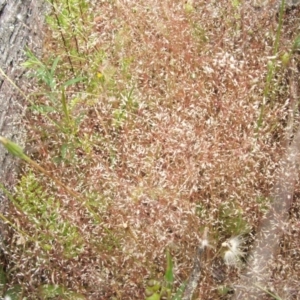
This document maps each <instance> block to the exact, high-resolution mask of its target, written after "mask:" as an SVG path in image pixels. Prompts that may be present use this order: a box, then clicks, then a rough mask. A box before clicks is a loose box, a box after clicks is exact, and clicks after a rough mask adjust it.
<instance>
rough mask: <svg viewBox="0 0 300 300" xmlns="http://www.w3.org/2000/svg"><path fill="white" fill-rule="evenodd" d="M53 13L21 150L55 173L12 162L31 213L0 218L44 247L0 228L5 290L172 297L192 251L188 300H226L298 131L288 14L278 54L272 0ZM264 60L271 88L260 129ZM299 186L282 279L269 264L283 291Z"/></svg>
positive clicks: (72, 5) (78, 5) (81, 4)
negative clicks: (196, 270) (198, 257)
mask: <svg viewBox="0 0 300 300" xmlns="http://www.w3.org/2000/svg"><path fill="white" fill-rule="evenodd" d="M50 3H51V5H52V9H53V12H52V14H50V16H49V17H48V23H49V26H48V27H47V28H45V30H46V32H47V34H46V36H45V44H44V57H43V58H42V59H41V60H38V61H37V60H35V57H34V55H33V54H32V56H30V57H29V61H28V62H27V66H29V67H30V64H31V67H32V64H33V63H34V62H35V63H36V64H35V65H34V68H32V72H33V74H32V75H34V78H35V79H36V82H35V85H34V86H33V87H29V88H28V90H27V91H26V95H28V96H27V97H28V99H29V100H30V103H29V107H30V108H31V109H30V110H29V111H28V112H27V115H26V120H25V121H26V122H25V121H24V122H25V123H26V127H27V131H28V142H27V144H28V145H27V147H26V149H25V150H24V152H23V150H22V151H21V150H20V149H19V148H17V150H18V151H19V150H20V151H21V153H22V154H23V153H24V155H26V157H29V158H30V159H31V160H32V161H36V162H37V163H38V164H39V165H41V166H43V168H44V169H45V170H46V174H49V175H50V176H48V175H46V176H44V175H43V176H41V175H40V176H38V175H37V173H35V172H36V171H34V170H33V169H31V168H30V167H28V166H27V167H26V166H24V165H22V170H23V171H22V177H20V178H22V180H21V181H20V185H19V187H16V195H18V199H19V201H20V202H21V203H22V204H23V205H25V204H26V203H27V202H26V199H31V200H30V203H32V206H35V209H32V210H30V212H31V213H32V214H31V215H30V216H25V215H24V209H23V212H22V210H21V211H20V210H18V209H17V208H16V207H14V206H13V205H11V207H10V209H9V211H8V213H7V216H6V217H7V218H9V220H10V221H11V220H16V225H17V228H22V229H24V230H25V229H26V230H27V231H28V232H30V233H34V237H35V238H36V240H38V241H40V242H39V244H38V245H37V244H36V243H31V242H25V243H24V241H23V242H22V239H21V240H20V238H19V237H18V234H17V231H14V230H13V228H11V229H10V232H9V234H8V235H7V243H8V244H9V245H10V252H9V253H8V252H7V253H6V254H5V255H6V261H7V263H6V265H5V268H6V269H7V270H8V273H9V276H8V277H9V278H8V279H9V280H8V282H9V283H8V284H7V286H9V285H11V286H14V285H22V288H23V291H22V292H23V294H24V295H26V296H27V297H28V298H38V297H40V295H41V293H42V292H41V291H44V292H45V290H46V292H47V291H48V292H49V293H50V292H51V291H52V292H53V293H56V294H55V295H54V296H53V297H62V295H61V294H59V293H60V292H61V291H66V290H67V291H70V292H71V291H72V293H76V294H77V295H84V297H86V299H145V298H146V297H151V296H153V295H156V298H157V297H158V296H159V297H161V298H163V295H162V294H161V292H162V290H164V292H166V293H167V297H169V298H170V299H171V298H172V297H175V296H176V291H180V292H182V287H183V286H184V285H183V283H184V282H185V281H186V280H187V279H188V278H189V277H190V275H191V274H192V268H193V262H194V258H195V253H197V249H198V246H199V243H201V241H202V244H201V245H202V246H203V247H204V248H205V249H206V250H207V251H205V255H204V257H203V261H202V263H201V274H200V276H199V278H200V279H199V282H198V284H197V286H196V288H195V290H194V297H196V298H197V297H198V298H201V299H219V298H221V297H229V295H230V286H231V285H232V283H233V282H234V281H235V280H237V279H238V277H239V275H240V272H241V271H242V268H241V267H239V263H238V261H240V260H241V259H242V260H243V259H246V258H247V253H248V246H249V245H251V241H253V239H254V237H255V234H256V232H257V231H258V228H259V224H260V222H261V220H262V218H263V215H264V213H265V211H266V209H267V208H268V207H269V206H270V205H271V203H270V202H271V200H270V197H269V195H270V190H271V188H272V187H273V185H274V182H275V176H276V169H277V167H278V165H277V164H278V162H279V160H280V158H281V157H282V155H283V153H284V152H285V146H286V145H288V144H289V142H290V140H291V138H292V136H293V132H295V129H296V128H297V124H298V121H299V111H298V109H297V106H296V105H295V103H293V101H292V100H291V99H297V97H295V95H297V93H298V92H297V88H295V89H294V91H293V93H292V91H291V90H290V88H289V82H290V81H291V77H290V74H291V71H292V70H294V72H296V73H294V76H297V74H298V71H296V70H297V68H298V59H299V58H298V54H297V51H294V52H291V51H290V50H291V49H292V47H293V44H294V39H295V36H296V32H297V26H298V21H297V20H298V16H299V12H298V10H292V11H290V12H286V14H288V13H289V18H284V22H283V24H282V29H281V30H282V34H281V40H280V42H279V44H278V49H277V50H278V57H277V56H276V57H275V58H274V57H273V54H274V43H275V41H276V28H277V20H276V12H275V11H274V10H273V9H272V8H273V6H272V3H271V1H269V2H268V1H267V3H266V4H265V5H266V6H259V5H258V4H257V5H258V6H257V5H255V6H252V3H248V2H245V3H240V2H238V1H233V2H232V1H227V0H221V1H218V2H215V1H206V2H203V1H202V2H201V1H189V2H188V3H183V2H182V1H179V0H178V1H177V0H176V1H173V0H172V1H171V0H166V1H152V2H151V3H149V1H148V2H147V1H144V0H141V1H135V2H130V3H128V1H87V0H86V1H83V0H80V1H79V0H72V1H50ZM284 53H289V59H288V60H287V59H285V60H282V55H284ZM270 57H272V61H273V63H274V70H273V71H274V73H273V75H274V76H272V80H271V82H270V83H269V90H268V95H265V102H264V103H263V105H264V113H263V118H262V120H261V123H260V126H259V130H257V126H256V125H257V120H258V119H259V116H260V111H261V107H262V106H261V105H262V99H263V96H264V90H265V82H266V76H267V71H268V69H267V63H268V61H269V60H270ZM292 62H293V65H292V64H291V63H292ZM291 95H294V96H293V97H291ZM287 124H288V125H287ZM288 127H289V128H290V129H289V130H287V128H288ZM258 131H259V132H258ZM2 141H4V142H5V140H3V139H2ZM18 153H19V152H18ZM44 174H45V173H44ZM37 177H38V179H37ZM32 178H35V180H33V179H32ZM53 178H59V181H60V182H62V183H63V186H61V185H59V184H58V185H57V184H55V181H53ZM32 181H38V186H36V190H35V189H33V188H32V185H33V184H30V185H29V183H30V182H31V183H32ZM26 183H28V186H30V187H31V188H30V189H29V188H28V191H27V193H26V188H24V185H26ZM298 185H299V183H298V182H297V183H296V186H295V205H294V208H293V209H294V210H293V211H291V222H292V224H293V226H292V227H291V229H290V231H289V234H287V235H286V236H285V238H284V239H283V240H282V248H281V253H280V255H279V256H278V258H277V259H278V262H277V265H281V266H285V267H286V270H287V271H286V273H285V274H283V273H282V271H281V270H282V268H281V269H280V268H279V267H277V266H274V276H273V279H271V280H273V281H272V283H273V284H274V285H276V287H277V290H282V291H285V290H286V288H287V289H288V290H289V291H290V294H291V295H295V294H296V291H295V286H296V279H297V275H298V274H299V271H297V266H296V264H295V259H296V257H298V256H299V255H298V254H299V253H298V252H297V249H298V248H299V242H298V241H299V239H298V237H299V228H300V227H299V226H298V225H299V216H298V211H299V208H298V205H297V204H296V199H297V195H298V193H299V186H298ZM64 187H67V188H68V189H70V190H71V191H74V193H75V194H73V193H70V192H68V190H67V189H65V188H64ZM37 192H38V193H37ZM34 195H45V196H44V199H37V200H35V196H34ZM77 195H80V199H81V200H82V201H79V200H78V198H77ZM29 196H30V197H29ZM43 200H47V201H43ZM43 203H44V204H45V205H46V204H47V203H48V204H47V205H48V206H47V205H46V206H47V209H46V211H45V209H44V208H45V207H44V206H43ZM87 207H88V208H89V209H88V210H87V209H86V208H87ZM27 208H28V207H27ZM43 209H44V210H43ZM91 212H94V213H91ZM29 217H30V218H29ZM35 220H43V222H42V223H41V222H40V223H38V221H36V222H35ZM34 222H35V223H34ZM63 223H65V227H64V226H63ZM205 230H208V236H207V238H205V239H203V240H202V238H203V231H205ZM243 233H246V234H247V243H245V244H244V243H243V239H242V238H241V236H240V235H241V234H243ZM55 234H57V236H58V237H59V238H58V239H57V240H55V237H54V236H55ZM64 234H66V239H65V243H64V239H63V236H64ZM67 236H68V238H67ZM79 236H80V238H77V237H79ZM248 236H249V237H250V240H249V241H248ZM49 237H51V238H49ZM229 237H233V238H229ZM81 238H82V239H81ZM47 239H48V240H49V244H48V243H46V240H47ZM74 240H76V241H77V242H78V247H77V248H76V247H75V248H76V249H75V250H74V249H73V248H72V245H71V244H72V243H73V241H74ZM44 243H46V249H43V248H42V249H41V245H44ZM75 244H76V243H75ZM222 244H223V246H225V247H222ZM208 245H209V246H210V247H208ZM44 246H45V245H44ZM47 246H48V248H49V247H51V249H50V248H49V249H48V248H47ZM75 246H76V245H75ZM65 248H66V249H65ZM47 249H48V250H47ZM68 249H69V250H70V251H71V252H72V251H73V250H74V251H73V252H72V253H71V254H72V255H70V253H68ZM72 249H73V250H72ZM166 249H168V251H169V252H168V253H169V256H168V258H169V259H167V261H166ZM219 249H223V250H224V251H225V253H223V251H220V252H219ZM70 251H69V252H70ZM66 252H67V253H66ZM60 254H63V255H60ZM66 254H69V255H66ZM222 254H224V255H225V262H224V255H222ZM33 258H34V259H33ZM170 258H171V260H170ZM226 264H227V265H229V266H231V267H230V268H228V267H227V266H226ZM235 266H238V268H235ZM166 274H167V275H166ZM287 274H289V276H288V275H287ZM153 280H154V282H153ZM149 281H150V283H151V285H150V284H149ZM24 282H26V283H27V284H26V285H24V284H23V283H24ZM47 287H48V288H49V290H47ZM56 287H57V288H56ZM147 290H148V292H147ZM150 292H151V293H152V294H151V295H149V294H150ZM146 293H148V294H146Z"/></svg>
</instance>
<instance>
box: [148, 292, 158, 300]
mask: <svg viewBox="0 0 300 300" xmlns="http://www.w3.org/2000/svg"><path fill="white" fill-rule="evenodd" d="M146 300H160V294H157V293H155V294H153V295H152V296H150V297H147V298H146Z"/></svg>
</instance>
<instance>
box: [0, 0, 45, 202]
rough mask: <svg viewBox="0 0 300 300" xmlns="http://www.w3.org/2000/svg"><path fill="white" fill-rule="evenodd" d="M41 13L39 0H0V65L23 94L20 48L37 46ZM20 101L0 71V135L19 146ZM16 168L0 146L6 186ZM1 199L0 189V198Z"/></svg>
mask: <svg viewBox="0 0 300 300" xmlns="http://www.w3.org/2000/svg"><path fill="white" fill-rule="evenodd" d="M44 13H45V4H44V2H43V0H0V67H1V69H2V70H3V72H4V73H5V74H6V75H7V76H8V77H9V78H10V79H11V80H12V81H13V82H14V83H15V84H16V85H17V86H18V87H20V88H21V89H22V90H23V91H24V92H25V93H26V86H27V84H28V79H26V77H25V76H24V75H25V71H24V69H23V68H22V67H21V63H22V61H24V59H25V57H24V48H25V47H26V46H28V47H29V48H30V49H33V50H34V51H37V50H39V49H40V45H41V42H42V26H43V19H44V18H43V16H44ZM24 104H25V103H24V97H22V95H21V94H20V93H19V91H18V90H17V89H16V88H14V87H13V85H12V84H11V83H10V82H9V80H8V79H7V78H5V76H3V74H0V136H4V137H6V138H8V139H10V140H12V141H14V142H17V143H19V144H21V145H22V144H23V143H24V140H25V131H24V126H22V116H23V115H24V110H25V109H24ZM16 167H17V160H16V159H15V158H14V157H12V156H11V155H10V154H8V153H7V151H6V150H5V149H4V148H3V147H0V182H1V183H2V184H4V185H5V186H6V187H7V188H8V189H10V187H11V186H12V185H13V184H14V182H15V177H16V174H17V171H16V170H17V168H16ZM3 198H4V197H3V193H2V191H1V190H0V200H2V199H3ZM1 206H3V203H2V204H1V205H0V207H1Z"/></svg>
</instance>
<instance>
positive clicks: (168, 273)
mask: <svg viewBox="0 0 300 300" xmlns="http://www.w3.org/2000/svg"><path fill="white" fill-rule="evenodd" d="M165 280H166V282H167V287H168V288H169V289H171V288H172V286H173V282H174V274H173V261H172V256H171V254H170V250H169V249H167V268H166V273H165Z"/></svg>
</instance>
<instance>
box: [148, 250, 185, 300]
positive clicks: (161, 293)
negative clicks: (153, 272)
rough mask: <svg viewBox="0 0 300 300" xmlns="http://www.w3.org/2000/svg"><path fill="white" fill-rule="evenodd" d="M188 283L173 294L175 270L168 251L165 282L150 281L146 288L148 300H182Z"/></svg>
mask: <svg viewBox="0 0 300 300" xmlns="http://www.w3.org/2000/svg"><path fill="white" fill-rule="evenodd" d="M185 285H186V283H185V282H184V283H183V284H182V285H181V286H180V287H179V288H178V289H177V291H176V292H175V295H174V294H173V289H174V270H173V260H172V256H171V253H170V250H169V249H167V251H166V271H165V276H164V280H163V281H158V280H153V279H152V280H149V281H148V283H147V287H146V291H145V294H146V300H161V299H166V300H180V299H181V298H182V295H183V292H184V289H185Z"/></svg>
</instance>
